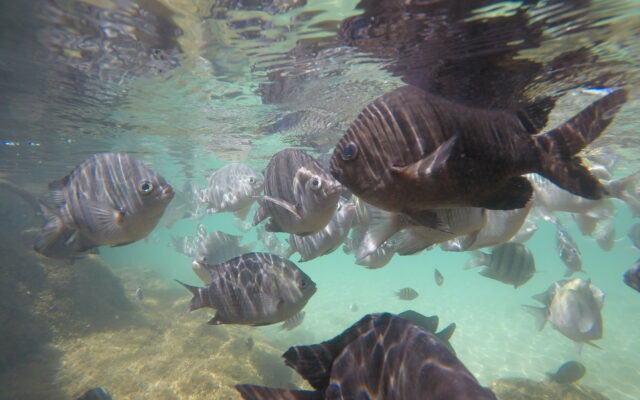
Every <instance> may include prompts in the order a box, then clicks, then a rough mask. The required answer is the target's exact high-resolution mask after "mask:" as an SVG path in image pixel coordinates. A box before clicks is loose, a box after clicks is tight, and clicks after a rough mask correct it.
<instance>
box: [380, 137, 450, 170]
mask: <svg viewBox="0 0 640 400" xmlns="http://www.w3.org/2000/svg"><path fill="white" fill-rule="evenodd" d="M456 139H457V136H453V137H451V138H449V139H448V140H447V141H446V142H444V143H442V144H440V146H438V148H437V149H435V150H434V151H433V152H431V154H429V155H427V156H426V157H424V158H421V159H420V160H418V161H416V162H414V163H412V164H409V165H407V166H404V167H399V166H392V167H391V172H393V173H394V174H396V175H399V176H401V177H403V178H405V179H408V180H422V179H425V178H428V177H429V176H431V175H434V174H435V173H437V172H438V171H439V170H442V168H444V167H445V166H446V164H447V160H448V159H449V156H450V155H451V150H452V149H453V146H454V145H455V143H456Z"/></svg>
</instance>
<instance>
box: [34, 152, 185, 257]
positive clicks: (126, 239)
mask: <svg viewBox="0 0 640 400" xmlns="http://www.w3.org/2000/svg"><path fill="white" fill-rule="evenodd" d="M172 198H173V189H172V187H171V186H170V185H169V184H168V183H167V182H165V180H164V178H162V177H161V176H160V175H158V174H156V173H155V172H154V171H152V170H151V169H149V168H147V167H146V166H145V165H144V164H142V163H141V162H140V161H138V160H136V159H135V158H133V157H131V156H129V155H127V154H123V153H100V154H95V155H93V156H91V157H90V158H89V159H87V160H85V161H83V162H82V163H81V164H79V165H78V166H76V167H75V168H74V169H73V171H71V173H70V174H69V175H67V176H65V177H64V178H62V179H60V180H58V181H54V182H51V183H50V184H49V194H48V197H47V198H46V199H43V200H42V202H41V209H42V213H43V214H44V216H45V218H46V219H47V222H46V223H45V225H44V227H43V228H42V231H41V232H40V234H39V235H38V238H37V239H36V243H35V246H34V248H35V250H36V251H38V252H39V253H41V254H43V255H45V256H48V257H53V258H61V259H73V258H75V257H77V254H78V253H81V252H83V251H86V250H89V249H92V248H95V247H98V246H103V245H109V246H123V245H126V244H129V243H133V242H135V241H138V240H140V239H143V238H144V237H146V236H147V235H148V234H149V233H150V232H151V231H152V230H153V228H155V226H156V225H157V223H158V221H159V220H160V217H162V214H163V213H164V210H165V208H166V207H167V205H168V204H169V202H170V201H171V199H172Z"/></svg>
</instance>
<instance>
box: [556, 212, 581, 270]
mask: <svg viewBox="0 0 640 400" xmlns="http://www.w3.org/2000/svg"><path fill="white" fill-rule="evenodd" d="M555 225H556V250H557V251H558V255H559V256H560V259H561V260H562V262H564V264H565V265H566V266H567V272H566V273H565V274H564V276H571V275H572V274H573V273H575V272H580V271H582V254H580V249H578V245H577V244H576V242H575V240H573V238H572V237H571V235H570V234H569V232H568V231H567V230H566V229H565V228H564V226H563V225H562V223H561V222H560V221H559V220H557V219H556V220H555Z"/></svg>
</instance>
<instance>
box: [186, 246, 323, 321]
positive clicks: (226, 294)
mask: <svg viewBox="0 0 640 400" xmlns="http://www.w3.org/2000/svg"><path fill="white" fill-rule="evenodd" d="M202 265H203V266H204V268H206V270H207V271H209V273H210V274H211V280H212V281H211V283H210V284H209V285H208V286H207V287H204V288H202V287H195V286H190V285H187V284H184V283H182V282H179V283H180V284H181V285H183V286H184V287H185V288H187V289H188V290H189V291H190V292H191V293H192V294H193V298H192V299H191V302H190V304H189V307H188V309H187V310H188V311H189V312H190V311H194V310H197V309H200V308H203V307H211V308H214V309H215V310H216V314H215V316H214V317H213V318H212V319H211V320H210V321H209V324H210V325H219V324H242V325H253V326H261V325H270V324H275V323H278V322H283V321H286V320H287V319H289V318H291V317H293V316H294V315H295V314H297V313H298V312H300V310H302V308H303V307H304V306H305V305H306V304H307V302H308V301H309V299H310V298H311V296H313V294H314V293H315V292H316V284H315V283H314V282H313V281H312V280H311V278H309V276H308V275H307V274H305V273H304V272H303V271H302V270H301V269H300V268H298V267H297V266H296V265H295V264H294V263H292V262H291V261H289V260H287V259H284V258H282V257H278V256H276V255H274V254H268V253H249V254H245V255H242V256H240V257H236V258H234V259H231V260H229V261H226V262H224V263H221V264H217V265H209V264H204V263H202Z"/></svg>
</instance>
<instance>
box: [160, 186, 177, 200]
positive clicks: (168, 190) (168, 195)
mask: <svg viewBox="0 0 640 400" xmlns="http://www.w3.org/2000/svg"><path fill="white" fill-rule="evenodd" d="M174 195H175V192H174V191H173V187H171V185H167V186H165V187H164V188H162V194H161V195H160V196H161V197H162V199H163V200H171V199H173V196H174Z"/></svg>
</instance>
